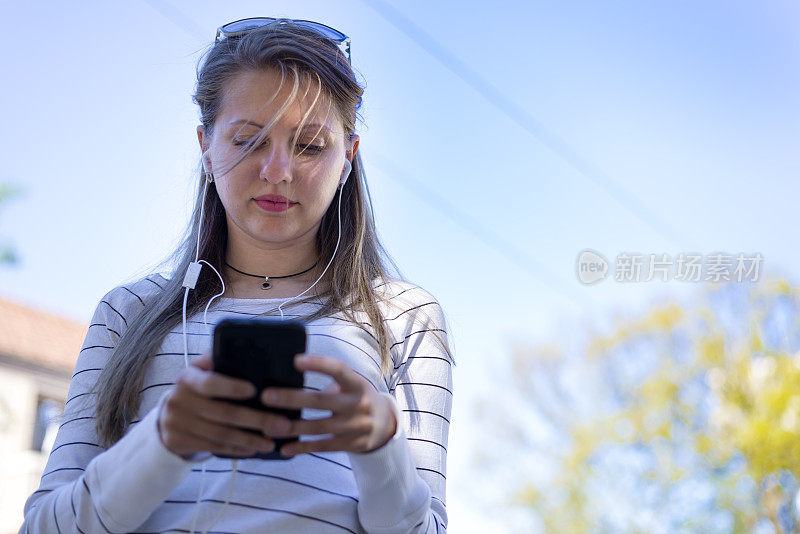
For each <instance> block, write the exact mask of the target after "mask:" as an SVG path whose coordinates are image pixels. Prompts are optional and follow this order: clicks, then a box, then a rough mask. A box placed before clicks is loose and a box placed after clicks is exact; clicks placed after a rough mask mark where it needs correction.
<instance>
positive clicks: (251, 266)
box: [224, 232, 325, 287]
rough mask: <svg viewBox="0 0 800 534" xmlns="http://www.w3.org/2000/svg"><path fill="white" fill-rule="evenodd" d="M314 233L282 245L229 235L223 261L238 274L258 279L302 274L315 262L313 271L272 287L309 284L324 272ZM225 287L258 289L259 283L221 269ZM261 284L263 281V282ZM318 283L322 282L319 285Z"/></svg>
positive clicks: (280, 280)
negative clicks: (319, 259)
mask: <svg viewBox="0 0 800 534" xmlns="http://www.w3.org/2000/svg"><path fill="white" fill-rule="evenodd" d="M315 236H316V232H308V233H307V234H306V235H304V236H302V237H300V238H299V239H297V240H293V241H291V242H283V243H265V242H263V241H254V240H252V239H248V237H249V236H244V235H240V234H239V233H238V232H233V235H231V234H229V235H228V248H227V251H226V254H225V261H226V262H227V263H228V264H230V265H231V267H234V268H236V269H238V270H239V271H242V272H245V273H248V274H253V275H258V276H269V277H278V276H287V275H293V274H295V273H299V272H302V271H305V270H306V269H308V268H309V267H311V266H312V265H314V263H315V262H316V263H317V265H315V266H314V268H313V269H311V270H309V271H308V272H305V273H303V274H300V275H297V276H292V277H290V278H284V279H276V280H274V282H273V283H274V284H279V285H283V286H286V285H289V286H293V285H296V284H305V285H306V286H308V285H310V284H312V283H313V282H314V281H316V279H317V278H318V277H319V275H320V274H321V273H322V269H324V267H325V266H324V265H320V263H319V262H318V261H317V260H318V253H317V250H316V239H315ZM224 269H225V274H224V278H225V280H226V283H228V284H231V285H233V286H239V287H250V286H253V287H257V286H259V285H260V283H259V281H258V280H257V279H256V278H254V277H252V276H247V275H244V274H241V273H238V272H236V271H234V270H233V269H231V268H230V267H227V266H224ZM262 281H263V280H262ZM320 282H321V281H320Z"/></svg>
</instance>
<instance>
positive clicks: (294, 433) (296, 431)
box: [271, 415, 373, 438]
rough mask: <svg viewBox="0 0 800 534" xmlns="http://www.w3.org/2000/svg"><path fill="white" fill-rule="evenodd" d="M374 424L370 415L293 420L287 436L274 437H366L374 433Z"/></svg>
mask: <svg viewBox="0 0 800 534" xmlns="http://www.w3.org/2000/svg"><path fill="white" fill-rule="evenodd" d="M372 428H373V427H372V423H371V419H370V417H369V416H368V415H362V416H356V417H352V416H345V417H339V416H332V417H322V418H320V419H293V420H291V428H290V430H289V432H288V433H287V434H274V435H271V436H272V437H280V438H286V437H299V436H301V435H303V436H315V435H319V434H334V435H338V436H350V435H362V434H363V435H366V436H369V435H370V433H371V432H372Z"/></svg>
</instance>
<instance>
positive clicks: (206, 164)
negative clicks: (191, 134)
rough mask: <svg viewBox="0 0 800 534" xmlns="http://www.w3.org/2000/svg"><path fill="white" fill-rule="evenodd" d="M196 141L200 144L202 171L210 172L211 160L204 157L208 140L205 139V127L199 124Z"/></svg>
mask: <svg viewBox="0 0 800 534" xmlns="http://www.w3.org/2000/svg"><path fill="white" fill-rule="evenodd" d="M197 141H198V142H199V143H200V154H201V156H200V157H201V158H202V160H203V170H204V171H205V172H211V159H210V158H209V157H208V156H207V155H206V150H207V149H208V140H207V139H206V127H205V126H203V125H202V124H200V125H199V126H198V127H197Z"/></svg>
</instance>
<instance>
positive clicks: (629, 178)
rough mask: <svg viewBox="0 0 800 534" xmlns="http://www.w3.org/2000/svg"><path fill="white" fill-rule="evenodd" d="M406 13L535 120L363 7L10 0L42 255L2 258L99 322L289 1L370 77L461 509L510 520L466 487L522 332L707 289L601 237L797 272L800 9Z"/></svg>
mask: <svg viewBox="0 0 800 534" xmlns="http://www.w3.org/2000/svg"><path fill="white" fill-rule="evenodd" d="M373 5H378V6H380V5H384V4H383V2H380V3H377V4H375V3H374V4H373ZM389 5H391V6H394V7H393V9H395V10H397V11H398V12H399V13H400V15H401V16H402V17H404V18H406V19H408V20H409V21H411V22H412V23H413V24H414V25H416V27H418V28H419V29H418V30H414V31H421V32H424V33H425V34H427V35H428V36H430V37H431V38H433V39H435V40H436V42H438V45H439V46H442V47H444V48H446V49H447V50H448V51H449V53H450V54H453V56H455V57H456V58H458V61H460V62H462V63H463V64H464V65H466V66H467V67H468V68H469V69H470V70H471V71H472V72H474V73H475V74H476V75H477V76H480V77H481V79H482V80H484V82H485V83H488V84H490V85H491V86H492V87H494V89H495V90H496V91H499V93H501V94H502V95H503V98H504V99H506V101H507V102H511V103H513V105H514V106H516V107H517V108H518V109H519V110H521V114H516V115H514V116H513V117H509V116H508V115H507V114H505V113H503V111H502V110H501V109H500V108H499V107H498V106H497V105H496V103H492V102H491V101H490V100H487V99H486V98H485V97H484V96H483V95H482V94H481V92H480V91H478V90H476V88H475V87H473V86H471V85H469V84H468V83H466V82H465V81H464V80H463V79H462V77H460V76H459V75H458V74H457V73H454V72H453V71H451V70H449V69H448V68H447V66H446V65H445V64H443V63H442V62H441V61H440V60H439V59H437V57H436V56H435V55H432V54H431V53H429V52H428V51H426V49H425V47H423V46H421V45H420V43H419V41H415V40H414V39H412V38H410V37H409V35H407V34H406V33H405V32H403V31H401V30H399V29H398V28H397V27H395V26H394V25H393V24H391V23H390V22H389V21H388V20H387V18H385V17H384V16H383V15H382V14H381V13H382V11H381V10H380V9H376V8H374V7H370V6H369V5H368V4H367V3H366V2H361V1H341V2H335V3H334V2H323V1H309V2H288V1H274V2H270V3H269V5H268V6H266V7H265V4H264V3H263V2H255V1H238V2H236V3H222V2H198V1H194V2H188V1H178V0H171V1H170V2H169V3H166V2H160V1H157V0H147V1H144V0H139V1H132V2H124V3H122V2H119V3H117V2H114V3H112V2H100V1H85V2H80V3H77V2H75V3H69V4H64V3H60V2H38V3H21V2H15V3H13V4H12V3H10V2H5V3H3V4H2V16H1V17H0V29H2V31H1V32H0V43H2V47H3V49H4V50H5V51H6V52H5V53H3V54H2V55H0V68H2V72H3V73H4V76H3V78H4V83H3V84H2V85H0V99H2V102H3V103H4V106H3V107H4V114H3V115H4V122H5V127H4V128H3V129H2V130H0V147H2V148H0V150H1V151H2V152H1V153H2V155H3V157H2V160H3V167H2V169H1V170H0V183H1V182H5V183H11V184H14V185H17V186H18V187H20V188H22V189H23V191H24V192H23V194H21V195H20V196H18V197H16V198H15V199H14V200H13V201H11V202H9V203H7V204H6V205H5V206H4V207H3V208H2V210H0V242H10V243H12V244H13V245H14V246H15V248H16V249H17V252H18V254H19V256H20V259H21V263H20V264H19V265H18V266H16V267H14V268H3V269H2V270H0V295H3V296H7V297H10V298H15V299H17V300H22V301H24V302H29V303H31V304H35V305H38V306H41V307H43V308H45V309H49V310H53V311H56V312H60V313H64V314H65V315H68V316H71V317H74V318H76V319H79V320H83V321H86V320H88V319H89V318H90V316H91V313H92V311H93V309H94V306H95V305H96V304H97V302H98V301H99V299H100V298H101V297H102V296H103V294H105V292H107V291H108V290H110V289H111V288H113V287H114V286H116V285H118V284H120V283H123V282H125V281H130V280H133V279H135V278H137V277H139V276H142V275H143V274H145V273H147V272H148V270H149V269H150V268H152V266H154V265H155V264H157V263H158V262H159V261H160V260H161V259H162V258H163V257H164V256H165V255H166V254H167V253H168V251H169V250H170V248H171V247H172V246H174V245H175V243H176V241H177V239H178V236H179V233H180V232H181V230H182V229H183V226H184V224H185V221H186V220H187V217H188V210H189V202H190V195H191V185H190V184H191V183H193V173H194V171H195V169H196V166H197V157H198V156H199V151H198V149H197V140H196V134H195V126H196V125H197V123H198V119H197V111H196V108H195V107H194V105H193V104H192V102H191V96H190V95H191V93H192V90H193V86H194V82H195V67H196V64H197V60H198V58H199V54H200V52H201V51H202V49H203V48H204V47H205V46H206V45H207V44H208V43H209V42H210V41H211V40H213V37H214V33H215V29H216V27H217V26H219V25H220V24H222V23H225V22H228V21H231V20H235V19H238V18H244V17H248V16H286V17H292V18H302V19H312V20H318V21H321V22H325V23H326V24H329V25H331V26H333V27H336V28H339V29H341V30H342V31H344V32H345V33H347V34H348V35H350V36H351V38H352V54H353V64H354V67H355V68H356V70H357V72H358V76H359V77H360V79H361V80H362V82H364V83H365V84H366V92H365V94H364V107H363V109H362V115H363V119H364V121H363V123H359V124H358V129H359V130H360V131H359V134H360V137H361V142H360V146H359V150H360V151H361V153H362V158H363V160H364V163H365V166H366V171H367V179H368V181H369V184H370V189H371V192H372V195H373V202H374V207H375V212H376V219H377V223H378V228H379V233H380V235H381V237H382V239H383V240H384V243H385V245H386V246H387V248H388V249H389V251H390V252H391V253H392V254H393V256H394V258H395V259H396V260H397V262H398V263H399V265H400V266H401V268H402V269H403V271H404V273H405V274H406V275H407V276H408V277H409V278H410V279H412V280H413V281H415V282H417V283H419V284H420V285H422V286H423V287H425V288H426V289H427V290H429V291H430V292H431V293H433V294H434V295H435V296H436V297H437V298H438V299H439V300H440V302H441V303H442V305H443V306H444V308H445V310H446V312H447V314H448V318H449V320H450V323H451V333H452V338H453V340H454V344H455V348H456V359H457V361H458V362H459V363H460V365H457V366H456V368H455V370H454V373H455V375H454V379H455V391H454V393H455V397H454V399H455V404H454V409H453V419H452V427H451V437H450V439H451V445H452V446H451V454H450V455H449V462H448V505H452V509H451V514H452V516H453V517H452V524H453V525H454V527H453V528H454V531H465V532H466V531H468V530H467V528H468V527H466V526H464V527H462V528H458V525H467V524H474V525H477V524H480V522H481V521H485V522H487V523H490V522H491V519H489V517H488V511H487V512H483V511H481V510H480V509H479V508H480V507H477V506H474V502H475V500H476V499H478V498H479V496H478V494H476V493H473V492H471V491H470V490H459V489H457V488H458V486H460V485H467V486H475V485H476V484H478V481H476V480H473V479H471V478H470V469H469V462H470V454H471V448H473V447H480V446H481V443H482V441H481V439H480V438H481V433H480V428H476V427H475V425H474V424H473V423H472V422H471V419H472V417H471V414H472V413H473V409H472V403H473V402H474V400H475V399H476V398H478V396H480V395H489V396H491V395H492V394H493V392H494V391H497V390H498V388H501V387H502V386H503V384H501V383H497V382H495V381H493V380H492V379H491V378H489V379H487V378H486V377H487V376H488V377H490V376H492V373H493V371H492V369H497V368H501V367H503V366H505V365H507V364H508V354H509V347H510V343H511V342H512V341H513V340H523V341H536V340H541V339H548V338H550V337H551V336H552V335H553V332H555V331H556V330H558V331H563V330H564V329H565V328H566V329H567V330H568V329H569V328H570V326H571V325H574V327H575V328H581V325H586V324H602V323H603V322H605V321H608V320H609V317H611V316H612V315H613V313H623V314H635V313H637V312H638V311H639V310H641V309H643V308H644V307H646V306H647V305H648V304H649V303H652V302H654V301H657V300H659V299H663V298H669V297H681V296H685V295H688V294H690V293H691V292H692V291H694V290H696V289H698V288H699V287H698V285H697V284H691V283H680V282H674V281H672V282H666V283H664V282H650V283H644V282H642V283H629V284H623V283H619V282H616V281H614V280H611V279H609V280H605V281H604V282H601V283H599V284H596V285H593V286H584V285H582V284H580V283H579V282H578V280H577V277H576V275H575V260H576V257H577V254H578V253H579V252H580V251H581V250H583V249H585V248H591V249H594V250H597V251H599V252H601V253H603V254H604V255H605V256H606V257H607V258H609V259H610V260H613V259H614V257H615V256H616V255H617V254H619V253H622V252H638V253H641V254H648V253H656V254H660V253H668V254H670V255H673V256H674V255H677V254H678V253H680V252H697V253H702V254H711V253H714V252H719V251H723V252H728V253H730V254H736V253H739V252H745V253H748V254H752V253H755V252H760V253H761V254H762V255H763V257H764V264H763V265H762V269H763V273H762V274H763V275H764V276H779V275H783V276H788V277H789V278H790V279H791V280H793V281H797V274H798V272H800V250H798V248H797V247H796V246H795V244H794V233H795V232H794V228H795V220H796V207H795V206H796V203H797V199H798V198H800V191H799V190H798V189H800V186H799V185H798V176H799V175H800V157H798V153H800V151H798V148H797V147H798V142H800V99H798V97H797V95H798V94H800V92H799V91H798V90H800V7H799V6H798V4H797V3H795V2H791V1H789V0H785V1H774V2H758V3H756V2H741V1H739V2H731V1H721V0H720V1H708V2H702V3H700V2H690V1H683V2H669V3H656V2H641V1H615V2H588V1H585V2H527V1H525V2H523V1H516V2H508V1H507V2H502V1H501V2H493V3H492V4H491V9H489V7H488V6H487V5H486V4H485V3H477V2H452V1H448V2H422V1H409V2H402V3H401V2H396V1H395V2H393V3H392V4H389ZM34 22H35V25H34ZM415 36H416V37H417V39H419V38H420V37H419V34H416V35H415ZM515 119H516V120H515ZM526 125H527V127H526ZM554 139H560V143H561V145H560V146H562V147H568V153H567V152H565V150H564V149H559V148H557V146H556V144H555V143H554V141H553V140H554ZM586 165H588V166H590V167H591V168H592V169H595V171H596V172H597V173H600V174H599V175H602V176H604V178H603V180H608V181H609V182H610V183H613V184H615V185H614V186H613V188H614V189H613V190H615V191H618V192H622V196H620V194H610V193H609V188H608V187H602V186H600V185H598V183H597V181H596V176H597V175H595V176H594V178H593V176H592V172H589V173H587V172H584V170H583V169H584V168H585V166H586ZM595 171H593V172H595ZM620 198H622V199H623V202H620V201H619V199H620ZM636 213H640V214H644V220H643V218H641V217H639V216H637V214H636ZM453 214H455V215H453ZM653 221H658V222H656V223H653ZM499 243H506V245H503V244H499ZM510 247H511V248H513V250H514V252H510V250H511V248H510ZM514 255H517V257H523V258H525V259H524V260H522V261H521V262H520V261H515V260H514V259H513V258H514ZM523 265H528V267H524V266H523ZM532 265H536V266H538V267H532ZM542 271H545V272H546V274H541V272H542ZM510 408H511V407H510Z"/></svg>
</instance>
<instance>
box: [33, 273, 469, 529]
mask: <svg viewBox="0 0 800 534" xmlns="http://www.w3.org/2000/svg"><path fill="white" fill-rule="evenodd" d="M165 282H166V280H165V279H164V278H163V277H161V275H150V276H148V277H145V278H142V279H140V280H138V281H136V282H134V283H132V284H127V285H121V286H118V287H116V288H114V289H113V290H111V291H110V292H108V293H107V294H106V295H105V296H104V297H103V299H102V300H101V301H100V303H99V304H98V306H97V308H96V310H95V312H94V316H93V318H92V321H91V325H90V326H89V330H88V333H87V335H86V339H85V341H84V343H83V347H82V349H81V351H80V354H79V355H78V361H77V364H76V367H75V372H74V374H73V377H72V381H71V383H70V388H69V393H68V398H67V401H66V405H65V409H64V413H63V416H62V420H61V426H60V427H59V430H58V434H57V437H56V440H55V443H54V445H53V448H52V450H51V452H50V456H49V458H48V461H47V466H46V467H45V470H44V473H43V475H42V478H41V483H40V486H39V489H38V490H37V491H35V492H34V493H33V494H32V495H31V496H30V497H29V498H28V500H27V502H26V503H25V509H24V514H25V522H24V523H23V525H22V527H21V529H20V533H23V532H29V533H37V534H38V533H58V534H61V533H66V532H85V533H108V532H191V528H192V524H193V522H195V530H196V531H198V532H205V531H206V530H207V529H208V528H211V529H212V530H211V531H212V532H219V533H222V532H228V533H245V532H248V533H249V532H253V533H255V532H276V533H301V532H302V533H314V534H325V533H348V532H349V533H363V532H366V533H382V534H383V533H386V534H389V533H398V534H399V533H441V534H443V533H445V532H446V527H447V513H446V509H445V480H446V476H445V475H446V455H447V438H448V431H449V425H450V412H451V406H452V395H453V385H452V369H451V364H452V361H451V359H450V358H449V357H448V355H447V353H446V351H444V350H443V348H442V346H441V344H440V343H439V341H438V339H437V335H438V336H439V338H441V339H442V340H443V341H444V342H445V343H448V337H447V331H446V330H447V328H446V320H445V317H444V313H443V311H442V308H441V307H440V306H439V304H438V302H437V301H436V299H435V298H433V297H432V296H431V294H430V293H428V292H426V291H425V290H423V289H422V288H420V287H419V286H416V285H414V284H411V283H409V282H404V281H399V280H392V281H391V282H390V283H388V284H385V285H383V286H376V288H377V289H378V291H383V292H387V296H389V297H390V298H391V303H392V304H394V305H396V306H397V307H395V306H388V305H386V304H381V306H382V311H383V312H384V316H385V321H386V326H387V329H388V330H389V332H390V336H391V342H390V343H391V350H390V352H391V356H392V359H393V362H394V366H393V367H394V370H393V371H392V372H391V374H390V376H388V377H387V376H383V377H381V376H380V354H379V352H378V345H377V342H376V340H375V338H374V337H373V336H372V334H370V332H369V331H368V330H367V329H365V328H364V327H363V326H362V325H356V324H354V323H352V322H349V321H347V320H345V319H344V317H340V316H339V314H335V315H333V316H330V317H325V318H322V319H318V320H315V321H311V322H310V323H307V325H306V330H307V332H308V342H307V349H306V352H308V353H314V354H320V355H325V356H330V357H334V358H337V359H340V360H342V361H344V362H345V363H346V364H348V365H349V366H350V367H351V368H352V369H354V370H355V371H356V372H357V373H359V374H360V375H361V376H363V377H365V378H366V379H367V380H369V382H370V383H372V385H373V386H374V387H375V388H376V389H377V390H378V391H379V392H381V393H383V394H386V395H389V396H390V398H391V399H392V400H393V401H394V402H393V403H392V404H393V407H394V409H395V414H396V416H397V421H398V425H397V431H396V433H395V435H394V436H393V437H392V438H391V439H390V440H389V442H388V443H386V444H385V445H383V446H382V447H380V448H378V449H377V450H374V451H371V452H368V453H352V452H345V451H331V452H312V453H306V454H299V455H296V456H294V457H292V458H291V459H288V460H261V459H244V460H239V462H238V466H237V468H236V470H235V471H234V470H233V468H232V467H233V465H232V460H230V459H224V458H217V457H214V456H212V457H210V458H209V459H207V460H195V461H190V460H184V459H183V458H181V457H179V456H177V455H175V454H173V453H172V452H171V451H169V450H168V449H166V448H165V447H164V445H163V443H162V442H161V440H160V439H159V437H158V432H157V425H156V421H157V416H158V409H157V408H159V407H160V403H161V402H163V400H164V398H165V395H166V393H167V392H168V391H169V390H170V388H171V387H172V386H173V385H174V384H175V381H176V379H177V377H178V375H179V374H180V373H181V371H182V369H183V368H184V365H185V364H184V350H183V330H182V326H181V325H180V324H179V325H178V326H176V327H174V328H172V331H171V332H170V333H169V334H168V335H167V336H166V338H165V339H164V342H163V344H162V345H161V347H160V349H159V350H158V352H157V354H156V355H155V357H154V358H153V359H152V361H151V363H150V364H149V366H148V369H147V373H146V376H145V383H144V388H143V390H142V401H141V406H140V410H139V416H138V417H137V418H136V420H135V421H134V422H132V424H131V425H130V427H129V428H128V430H127V432H126V433H125V435H124V436H123V438H122V439H120V440H119V441H118V442H117V443H115V444H114V445H113V446H111V447H108V448H104V447H102V446H100V445H98V442H99V440H98V439H97V434H96V431H95V419H94V401H93V399H94V394H93V393H91V391H90V390H91V387H92V386H93V384H94V383H95V381H96V380H97V377H98V376H99V373H100V372H101V370H102V369H103V366H104V365H105V362H106V361H107V359H108V357H109V355H110V353H111V351H112V350H113V348H114V346H115V344H116V342H117V340H118V339H119V338H120V336H121V335H123V334H124V332H125V329H126V328H127V326H128V324H129V323H130V322H131V320H132V317H134V316H135V315H136V314H137V313H138V312H140V311H141V310H142V309H143V307H144V306H145V305H146V303H147V302H148V296H152V294H153V292H159V291H162V288H163V286H164V283H165ZM281 300H282V299H233V298H218V299H215V300H214V301H213V303H212V305H211V307H210V308H209V311H208V315H207V321H208V324H205V323H204V322H203V313H202V312H200V313H199V314H197V315H195V316H192V317H189V318H188V319H187V325H186V328H187V337H188V349H189V358H190V360H191V359H192V358H194V357H197V356H199V355H201V354H203V353H204V352H206V351H207V350H210V348H211V346H212V338H213V334H212V332H213V327H214V325H215V324H216V323H217V322H219V321H220V320H222V319H223V318H226V317H249V316H255V315H259V314H261V313H263V312H265V311H267V310H271V309H273V308H275V311H274V313H269V314H267V315H266V316H267V317H273V316H278V317H279V312H278V311H277V304H279V303H280V302H281ZM319 305H320V303H318V302H317V303H314V302H311V303H306V304H303V305H301V306H297V307H290V308H284V317H285V318H287V319H291V318H294V317H298V315H300V314H301V313H302V314H306V313H308V312H309V311H313V309H314V308H313V307H315V306H319ZM357 317H358V316H357ZM364 317H365V316H364ZM304 374H305V379H304V380H305V382H304V386H303V387H304V389H309V390H315V391H318V390H322V389H324V388H325V387H326V386H328V385H329V384H330V383H331V381H332V380H333V379H332V378H331V377H330V376H328V375H325V374H322V373H317V372H310V371H307V372H305V373H304ZM330 413H331V412H330V411H324V410H316V409H306V408H304V409H303V410H302V417H303V418H305V419H317V418H321V417H328V416H330ZM327 437H330V434H325V435H316V436H301V437H300V440H301V441H304V440H307V439H308V440H311V439H323V438H327ZM206 457H208V455H206ZM203 464H204V465H203ZM201 485H202V488H201ZM201 489H202V491H200V490H201ZM229 494H230V500H229V503H228V505H227V506H226V507H224V509H223V505H224V503H225V501H226V499H227V498H228V495H229ZM195 514H196V516H195ZM220 514H221V515H220ZM212 523H213V525H212Z"/></svg>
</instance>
